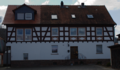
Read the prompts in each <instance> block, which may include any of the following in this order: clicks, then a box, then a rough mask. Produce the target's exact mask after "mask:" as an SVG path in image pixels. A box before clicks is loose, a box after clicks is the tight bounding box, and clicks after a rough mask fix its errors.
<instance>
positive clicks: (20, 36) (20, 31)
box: [17, 29, 23, 41]
mask: <svg viewBox="0 0 120 70" xmlns="http://www.w3.org/2000/svg"><path fill="white" fill-rule="evenodd" d="M17 41H23V29H17Z"/></svg>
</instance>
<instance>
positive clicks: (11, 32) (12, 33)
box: [9, 27, 14, 41]
mask: <svg viewBox="0 0 120 70" xmlns="http://www.w3.org/2000/svg"><path fill="white" fill-rule="evenodd" d="M13 31H14V27H13V28H12V32H11V34H10V37H9V41H10V39H11V36H12V34H13Z"/></svg>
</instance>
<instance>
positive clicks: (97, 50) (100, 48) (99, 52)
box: [96, 45, 103, 54]
mask: <svg viewBox="0 0 120 70" xmlns="http://www.w3.org/2000/svg"><path fill="white" fill-rule="evenodd" d="M96 53H98V54H102V53H103V52H102V45H96Z"/></svg>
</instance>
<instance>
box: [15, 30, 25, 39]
mask: <svg viewBox="0 0 120 70" xmlns="http://www.w3.org/2000/svg"><path fill="white" fill-rule="evenodd" d="M20 29H21V28H20ZM18 30H19V28H18V29H17V30H16V31H17V34H16V35H17V36H22V37H23V34H24V30H23V29H21V30H22V31H23V34H21V35H19V34H18ZM17 36H16V37H17ZM16 40H17V41H23V40H24V39H23V40H18V39H17V38H16Z"/></svg>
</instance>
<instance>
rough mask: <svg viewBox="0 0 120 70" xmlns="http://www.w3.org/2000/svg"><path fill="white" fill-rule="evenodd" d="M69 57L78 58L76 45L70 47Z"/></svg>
mask: <svg viewBox="0 0 120 70" xmlns="http://www.w3.org/2000/svg"><path fill="white" fill-rule="evenodd" d="M70 51H71V52H70V54H71V59H78V47H70Z"/></svg>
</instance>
